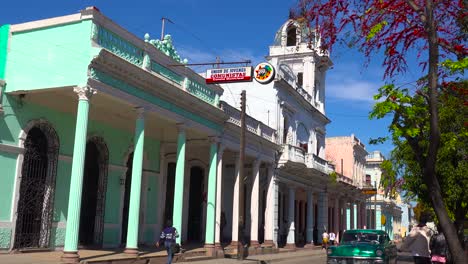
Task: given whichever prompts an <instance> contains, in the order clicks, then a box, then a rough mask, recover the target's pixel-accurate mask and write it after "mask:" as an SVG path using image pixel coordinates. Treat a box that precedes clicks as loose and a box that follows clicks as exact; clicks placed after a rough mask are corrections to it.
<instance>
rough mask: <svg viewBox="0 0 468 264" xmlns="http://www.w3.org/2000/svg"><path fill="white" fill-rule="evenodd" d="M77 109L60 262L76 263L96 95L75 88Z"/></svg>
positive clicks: (89, 88) (94, 91) (88, 90)
mask: <svg viewBox="0 0 468 264" xmlns="http://www.w3.org/2000/svg"><path fill="white" fill-rule="evenodd" d="M73 91H74V92H75V93H77V94H78V109H77V114H76V127H75V142H74V145H73V161H72V170H71V180H70V195H69V198H68V214H67V229H66V233H65V245H64V248H63V255H62V262H64V263H78V262H79V257H80V256H79V255H78V234H79V229H80V226H79V225H80V211H81V194H82V188H83V171H84V162H85V154H86V134H87V130H88V113H89V99H90V98H91V96H92V95H93V94H95V93H96V90H95V89H92V88H91V87H88V86H85V87H76V88H75V89H73Z"/></svg>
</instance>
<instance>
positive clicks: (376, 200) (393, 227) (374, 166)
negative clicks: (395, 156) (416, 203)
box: [366, 151, 409, 239]
mask: <svg viewBox="0 0 468 264" xmlns="http://www.w3.org/2000/svg"><path fill="white" fill-rule="evenodd" d="M384 160H385V157H384V156H383V154H382V153H381V152H380V151H374V152H372V153H370V154H369V155H368V156H367V157H366V174H367V175H370V181H371V182H372V184H373V185H374V186H375V187H376V188H377V194H376V195H374V196H372V197H371V198H370V200H369V203H368V204H367V211H368V212H369V218H368V223H369V226H370V227H372V228H376V229H381V230H385V231H386V232H387V233H388V235H389V236H390V238H391V239H398V238H399V237H400V236H402V235H404V233H405V232H409V231H408V224H409V223H408V219H407V218H408V212H406V213H405V214H404V216H405V217H406V219H405V220H402V216H403V211H402V208H401V207H400V206H399V204H402V202H401V198H400V197H399V195H398V197H397V198H398V199H397V200H393V199H390V198H388V197H385V190H384V189H383V187H382V186H381V184H380V180H381V177H382V168H381V166H380V165H381V164H382V162H383V161H384ZM403 207H404V208H406V211H408V207H407V206H403ZM402 221H403V223H404V225H403V226H402Z"/></svg>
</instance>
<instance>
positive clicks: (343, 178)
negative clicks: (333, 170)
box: [338, 174, 353, 185]
mask: <svg viewBox="0 0 468 264" xmlns="http://www.w3.org/2000/svg"><path fill="white" fill-rule="evenodd" d="M338 181H340V182H344V183H347V184H351V185H352V184H353V179H351V178H348V177H346V176H343V175H341V174H338Z"/></svg>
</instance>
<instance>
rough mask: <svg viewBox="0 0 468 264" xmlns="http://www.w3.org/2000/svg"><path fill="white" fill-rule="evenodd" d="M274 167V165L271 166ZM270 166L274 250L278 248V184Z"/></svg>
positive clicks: (273, 170)
mask: <svg viewBox="0 0 468 264" xmlns="http://www.w3.org/2000/svg"><path fill="white" fill-rule="evenodd" d="M273 166H274V165H273ZM273 166H272V169H271V170H272V173H273V176H272V183H271V184H273V204H274V209H273V243H274V244H275V246H276V248H278V236H279V228H280V227H279V224H278V223H279V220H280V218H279V215H280V212H279V197H280V194H279V182H278V179H277V177H276V170H275V169H274V168H273Z"/></svg>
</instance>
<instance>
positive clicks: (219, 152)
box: [218, 142, 226, 156]
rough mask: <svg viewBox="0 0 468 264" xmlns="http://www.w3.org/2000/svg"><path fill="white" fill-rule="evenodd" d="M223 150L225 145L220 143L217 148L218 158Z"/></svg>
mask: <svg viewBox="0 0 468 264" xmlns="http://www.w3.org/2000/svg"><path fill="white" fill-rule="evenodd" d="M225 150H226V145H224V144H223V143H221V142H220V143H219V147H218V156H222V155H223V153H224V151H225Z"/></svg>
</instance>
